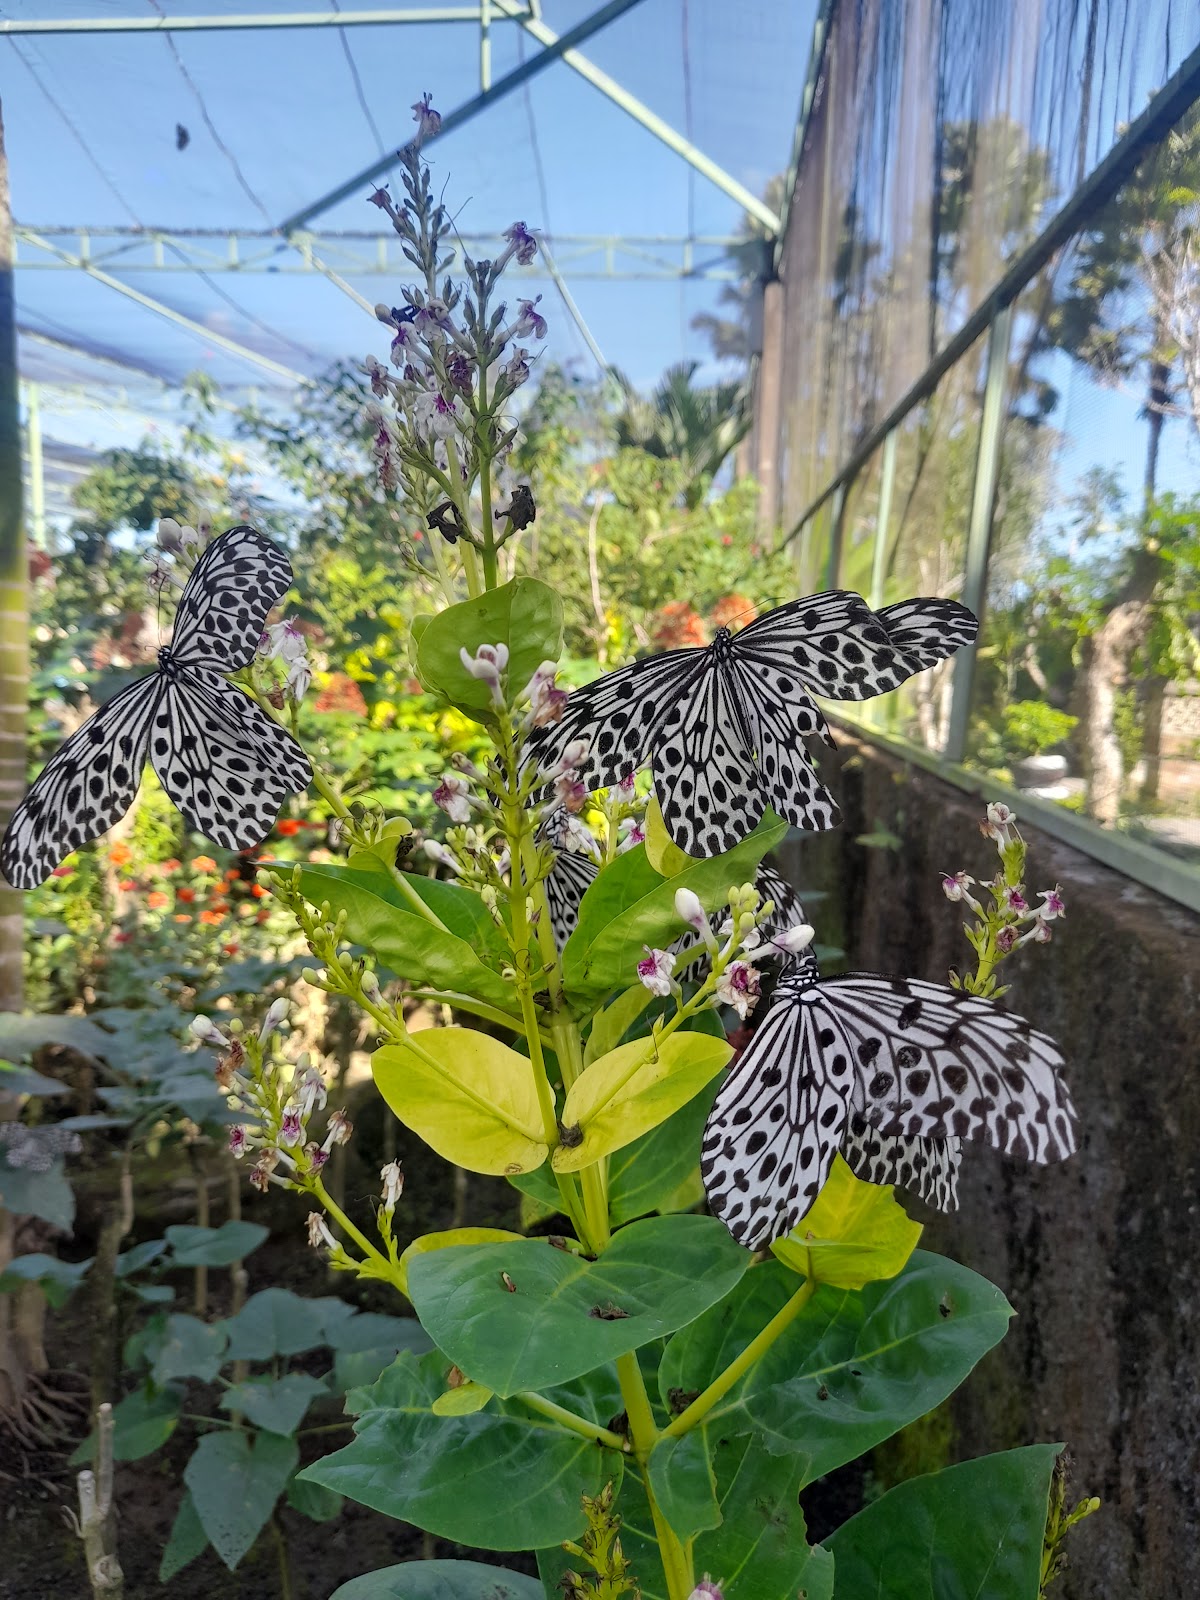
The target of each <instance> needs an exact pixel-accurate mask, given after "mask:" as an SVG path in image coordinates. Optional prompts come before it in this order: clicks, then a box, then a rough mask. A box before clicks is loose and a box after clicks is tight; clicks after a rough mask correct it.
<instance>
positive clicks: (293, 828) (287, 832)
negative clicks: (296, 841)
mask: <svg viewBox="0 0 1200 1600" xmlns="http://www.w3.org/2000/svg"><path fill="white" fill-rule="evenodd" d="M275 832H276V833H277V834H278V835H279V837H280V838H281V839H291V838H293V837H294V835H296V834H297V833H299V832H300V824H299V823H298V822H295V821H291V820H288V821H285V822H277V823H276V824H275Z"/></svg>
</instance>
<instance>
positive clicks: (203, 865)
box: [192, 856, 217, 872]
mask: <svg viewBox="0 0 1200 1600" xmlns="http://www.w3.org/2000/svg"><path fill="white" fill-rule="evenodd" d="M192 870H193V872H215V871H216V870H217V863H216V862H215V861H214V860H213V858H212V857H211V856H193V857H192Z"/></svg>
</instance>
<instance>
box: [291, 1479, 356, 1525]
mask: <svg viewBox="0 0 1200 1600" xmlns="http://www.w3.org/2000/svg"><path fill="white" fill-rule="evenodd" d="M287 1503H288V1505H290V1506H291V1508H292V1510H293V1511H298V1512H299V1513H300V1515H301V1516H302V1517H307V1518H308V1520H309V1521H310V1522H332V1521H333V1519H334V1517H337V1516H340V1515H341V1510H342V1507H343V1505H344V1504H345V1497H344V1496H343V1495H340V1494H335V1493H334V1492H333V1490H332V1489H323V1488H322V1487H321V1485H320V1484H319V1483H306V1482H305V1480H304V1479H303V1478H295V1477H294V1478H293V1479H292V1481H291V1482H290V1483H289V1484H288V1486H287Z"/></svg>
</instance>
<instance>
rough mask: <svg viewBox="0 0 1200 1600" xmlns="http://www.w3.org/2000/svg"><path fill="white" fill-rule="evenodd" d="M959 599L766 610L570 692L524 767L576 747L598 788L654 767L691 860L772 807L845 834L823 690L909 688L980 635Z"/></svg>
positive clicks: (830, 597) (847, 597) (722, 846)
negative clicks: (813, 746)
mask: <svg viewBox="0 0 1200 1600" xmlns="http://www.w3.org/2000/svg"><path fill="white" fill-rule="evenodd" d="M975 632H976V622H975V618H974V617H973V616H972V615H971V613H970V612H969V611H968V610H967V609H966V608H965V607H964V606H961V605H959V604H957V602H955V601H953V600H936V599H933V600H930V599H917V600H905V601H903V602H902V603H901V604H899V605H895V606H888V607H886V608H885V609H884V610H882V611H880V612H873V611H872V610H871V608H870V607H869V606H868V605H867V603H866V601H865V600H863V599H862V597H861V596H860V595H857V594H852V593H849V592H848V591H845V590H830V591H829V592H827V593H825V594H818V595H812V596H810V597H809V598H807V599H803V600H793V601H790V602H789V603H788V604H787V605H783V606H779V607H777V608H776V609H775V610H774V611H769V612H767V613H766V614H765V615H764V616H762V617H759V618H758V619H757V621H755V622H752V623H751V624H750V626H749V627H748V628H744V629H743V630H742V631H741V633H739V634H738V635H737V636H736V637H731V636H730V634H729V633H728V631H727V630H725V629H721V630H720V631H719V632H718V634H717V637H716V638H715V639H714V640H713V643H712V644H711V645H709V646H708V647H707V648H706V649H699V650H671V651H668V652H666V653H665V654H663V655H658V656H652V657H650V658H648V659H647V660H644V661H635V662H634V663H633V664H632V665H631V666H627V667H622V668H620V669H619V670H618V671H617V672H612V673H609V674H608V675H607V676H606V677H603V678H600V679H598V680H597V681H596V682H595V683H593V684H589V685H588V686H587V687H586V688H584V689H579V690H576V692H575V693H574V694H573V695H572V696H571V698H570V700H569V702H568V704H567V709H566V712H565V714H564V715H563V717H562V720H561V721H560V722H558V723H556V724H555V725H553V726H552V727H549V728H542V729H537V730H535V732H534V733H533V735H532V736H531V737H530V740H529V743H528V746H527V749H526V754H525V758H524V763H523V765H527V764H528V763H530V762H532V763H535V764H536V765H537V766H538V767H540V768H542V769H543V770H547V771H548V770H552V769H553V768H554V767H555V765H556V764H557V763H558V762H559V761H561V759H562V757H563V754H564V752H565V751H566V749H567V747H568V746H569V745H570V744H571V743H572V742H574V741H582V742H584V743H585V744H587V746H588V755H587V757H586V758H585V760H584V761H583V762H582V763H581V764H580V765H579V775H580V779H581V781H582V782H583V783H584V784H585V785H586V786H587V787H588V788H589V789H595V788H601V787H604V786H606V785H609V784H613V783H616V782H618V781H619V780H620V779H621V778H622V777H624V776H625V775H626V774H627V773H629V772H632V771H634V770H635V769H636V768H638V767H640V766H643V765H645V764H646V762H648V761H652V762H653V765H654V785H655V792H656V794H657V795H658V800H659V804H660V805H661V806H662V811H663V817H664V819H665V821H666V825H667V829H668V832H669V833H670V835H671V837H672V838H673V839H674V841H675V843H676V844H677V845H679V846H680V848H681V849H683V850H686V851H687V852H688V853H689V854H690V855H695V854H701V853H703V854H708V855H712V854H716V853H718V852H720V851H724V850H729V849H731V848H732V846H733V845H735V844H736V843H737V842H738V841H739V840H740V839H744V838H745V836H746V835H747V834H748V833H749V832H750V831H751V830H752V829H753V827H754V825H755V823H756V822H757V821H758V819H759V818H760V817H761V816H762V813H763V810H764V809H765V807H766V806H767V805H768V804H770V805H771V806H772V807H774V809H775V810H776V811H777V812H778V813H779V815H780V816H782V817H785V818H787V820H788V821H790V822H793V823H795V824H796V826H798V827H802V828H808V829H822V828H830V827H834V826H835V825H836V823H837V821H838V812H837V807H836V806H835V805H834V802H833V799H832V797H831V796H830V795H829V793H828V791H827V790H826V789H825V788H824V787H823V786H822V784H821V782H820V780H819V779H818V777H817V774H816V770H815V768H814V767H813V764H812V760H811V757H810V756H809V754H808V750H807V748H806V745H807V743H808V741H809V740H811V739H820V740H823V741H824V742H825V743H826V744H832V743H833V740H832V737H831V736H830V733H829V728H828V726H827V725H826V722H825V719H824V717H823V716H822V714H821V711H820V709H819V708H818V706H817V704H816V702H815V701H814V700H813V698H812V696H813V695H822V696H825V697H827V698H829V699H834V700H864V699H867V698H869V697H870V696H872V695H877V694H884V693H886V692H887V691H888V690H890V689H894V688H896V686H897V685H898V684H900V683H903V682H904V680H905V679H906V678H909V677H911V676H912V675H913V673H915V672H923V671H924V670H925V669H926V668H928V667H930V666H933V665H934V664H935V663H936V662H938V661H940V660H942V659H943V658H945V657H946V656H949V655H952V654H953V653H954V651H955V650H958V649H960V648H961V646H962V645H964V644H966V643H968V642H969V641H970V640H972V639H973V638H974V637H975Z"/></svg>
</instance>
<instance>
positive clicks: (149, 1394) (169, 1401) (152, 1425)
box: [71, 1384, 183, 1466]
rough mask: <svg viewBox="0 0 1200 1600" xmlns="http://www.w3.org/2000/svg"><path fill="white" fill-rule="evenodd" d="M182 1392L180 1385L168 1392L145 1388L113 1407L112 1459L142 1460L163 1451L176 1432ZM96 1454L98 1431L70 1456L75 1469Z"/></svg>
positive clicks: (92, 1458)
mask: <svg viewBox="0 0 1200 1600" xmlns="http://www.w3.org/2000/svg"><path fill="white" fill-rule="evenodd" d="M182 1404H183V1393H182V1389H181V1386H180V1385H178V1384H169V1385H168V1386H167V1388H165V1389H155V1388H151V1387H148V1386H147V1385H142V1387H141V1388H138V1389H134V1390H133V1392H132V1393H131V1394H127V1395H126V1396H125V1398H124V1399H123V1400H118V1401H117V1403H116V1405H115V1406H114V1407H113V1460H114V1461H140V1460H141V1459H142V1457H143V1456H148V1455H152V1454H153V1453H154V1451H155V1450H159V1449H161V1448H162V1446H163V1445H164V1444H166V1442H167V1440H168V1439H169V1438H170V1437H171V1435H172V1434H173V1433H174V1432H175V1426H176V1424H177V1423H178V1421H179V1408H180V1406H181V1405H182ZM95 1454H96V1430H95V1429H94V1428H93V1429H92V1431H91V1433H89V1434H88V1436H87V1438H86V1439H85V1440H84V1441H83V1443H82V1444H81V1445H80V1446H79V1448H78V1449H77V1450H76V1451H75V1453H74V1455H73V1456H72V1457H71V1464H72V1466H82V1465H84V1464H85V1463H87V1464H89V1465H90V1464H91V1462H92V1461H93V1460H94V1459H95Z"/></svg>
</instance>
